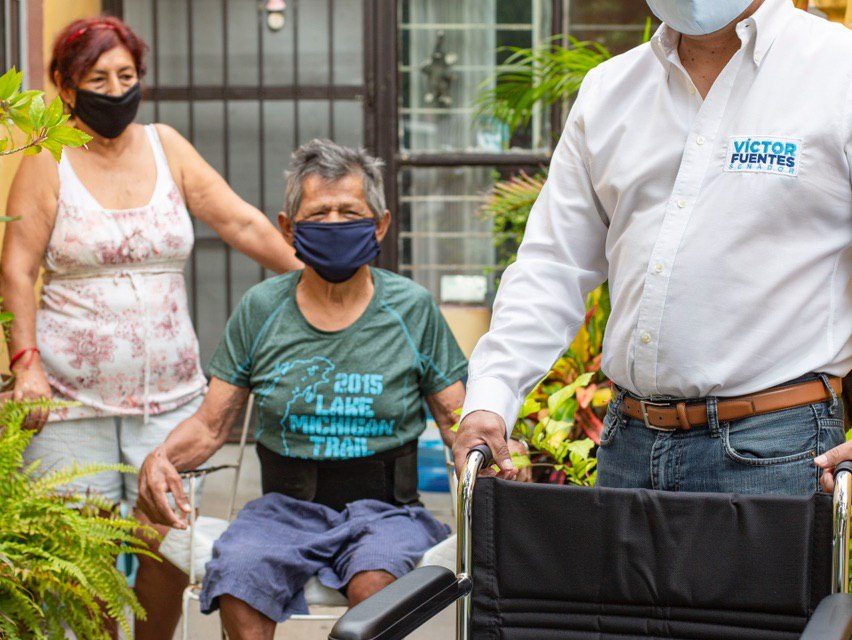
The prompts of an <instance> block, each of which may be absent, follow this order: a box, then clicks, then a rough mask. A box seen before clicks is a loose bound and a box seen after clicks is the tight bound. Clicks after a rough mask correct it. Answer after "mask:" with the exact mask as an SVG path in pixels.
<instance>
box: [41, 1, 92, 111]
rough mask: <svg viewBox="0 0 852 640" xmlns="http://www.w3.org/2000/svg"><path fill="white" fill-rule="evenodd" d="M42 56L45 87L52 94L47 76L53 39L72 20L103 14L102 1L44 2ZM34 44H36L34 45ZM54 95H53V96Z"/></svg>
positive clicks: (51, 87) (51, 86)
mask: <svg viewBox="0 0 852 640" xmlns="http://www.w3.org/2000/svg"><path fill="white" fill-rule="evenodd" d="M41 4H42V20H43V24H44V33H43V37H42V55H43V58H42V60H43V63H44V68H45V75H44V87H45V88H46V89H47V90H48V92H51V90H52V89H53V85H51V84H50V78H48V76H47V65H48V63H49V62H50V53H51V51H52V50H53V39H54V38H55V37H56V34H57V33H59V31H60V30H62V28H63V27H65V25H67V24H68V23H69V22H71V21H72V20H76V19H78V18H85V17H87V16H96V15H98V14H100V12H101V0H42V3H41ZM33 44H34V43H33ZM52 95H53V93H51V96H52Z"/></svg>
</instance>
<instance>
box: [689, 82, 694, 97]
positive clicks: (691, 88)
mask: <svg viewBox="0 0 852 640" xmlns="http://www.w3.org/2000/svg"><path fill="white" fill-rule="evenodd" d="M689 95H691V96H694V95H695V85H694V84H691V85H689Z"/></svg>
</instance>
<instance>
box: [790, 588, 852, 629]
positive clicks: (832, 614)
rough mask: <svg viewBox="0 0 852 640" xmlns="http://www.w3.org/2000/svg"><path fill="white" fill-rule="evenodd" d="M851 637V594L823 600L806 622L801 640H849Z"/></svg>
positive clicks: (835, 595) (842, 594)
mask: <svg viewBox="0 0 852 640" xmlns="http://www.w3.org/2000/svg"><path fill="white" fill-rule="evenodd" d="M850 637H852V594H849V593H835V594H834V595H830V596H828V597H827V598H824V599H823V600H822V602H820V603H819V606H818V607H817V608H816V611H814V615H813V616H812V617H811V619H810V620H809V621H808V626H806V627H805V632H804V633H803V634H802V638H801V640H849V638H850Z"/></svg>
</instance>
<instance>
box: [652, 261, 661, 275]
mask: <svg viewBox="0 0 852 640" xmlns="http://www.w3.org/2000/svg"><path fill="white" fill-rule="evenodd" d="M662 272H663V265H661V264H660V263H659V262H658V263H657V264H655V265H654V273H662Z"/></svg>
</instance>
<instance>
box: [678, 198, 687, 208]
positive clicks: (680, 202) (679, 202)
mask: <svg viewBox="0 0 852 640" xmlns="http://www.w3.org/2000/svg"><path fill="white" fill-rule="evenodd" d="M677 206H678V208H680V209H683V208H685V207H686V200H684V199H683V198H681V199H680V200H678V201H677Z"/></svg>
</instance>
